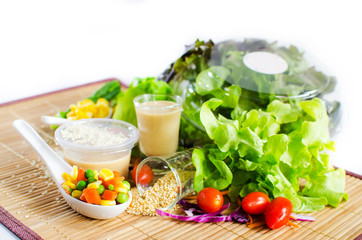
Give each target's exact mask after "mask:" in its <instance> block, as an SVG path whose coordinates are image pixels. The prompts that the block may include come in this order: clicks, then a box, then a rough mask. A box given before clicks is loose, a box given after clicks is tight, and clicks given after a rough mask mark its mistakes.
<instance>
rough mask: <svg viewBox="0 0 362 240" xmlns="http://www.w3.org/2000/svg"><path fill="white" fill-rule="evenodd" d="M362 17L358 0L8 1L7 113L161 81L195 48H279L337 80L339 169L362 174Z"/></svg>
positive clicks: (2, 8)
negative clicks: (24, 101)
mask: <svg viewBox="0 0 362 240" xmlns="http://www.w3.org/2000/svg"><path fill="white" fill-rule="evenodd" d="M361 9H362V2H361V1H358V0H356V1H352V0H344V1H310V0H307V1H270V0H263V1H258V0H254V1H243V0H238V1H233V0H230V1H228V0H225V1H212V0H208V1H203V0H201V1H200V0H193V1H191V0H182V1H179V0H178V1H171V0H152V1H151V0H103V1H95V0H62V1H53V0H43V1H42V0H32V1H28V0H18V1H11V0H9V1H4V0H2V1H1V2H0V84H1V85H0V103H4V102H8V101H11V100H15V99H20V98H24V97H29V96H33V95H37V94H41V93H46V92H49V91H54V90H58V89H62V88H66V87H70V86H76V85H79V84H84V83H88V82H93V81H97V80H101V79H105V78H110V77H117V78H119V79H121V80H123V81H125V82H127V83H129V82H130V81H131V80H132V79H133V78H134V77H145V76H156V75H158V74H159V73H161V72H162V71H163V70H164V69H165V68H166V67H168V65H169V64H170V63H171V62H172V61H173V60H175V59H176V58H178V57H179V56H180V55H181V54H182V53H183V51H184V45H185V44H190V43H193V42H194V41H195V40H196V38H199V39H201V40H209V39H212V40H213V41H214V42H218V41H221V40H225V39H229V38H237V39H244V38H245V37H248V38H249V37H257V38H266V39H270V40H280V41H282V42H287V43H293V44H295V45H297V46H298V47H301V48H302V49H304V50H305V51H306V52H308V53H312V54H313V55H314V56H315V57H316V59H318V62H320V64H321V66H322V65H325V66H326V67H327V69H329V70H330V72H331V73H332V74H333V75H335V76H336V77H337V78H338V81H339V85H338V91H340V93H341V94H340V100H342V103H343V110H344V114H343V117H344V118H343V126H342V127H343V128H342V131H341V132H340V134H339V135H338V136H337V138H336V139H335V140H336V143H337V151H336V152H335V153H334V154H332V156H331V160H332V163H333V164H334V165H336V166H341V167H344V168H346V169H347V170H351V171H353V172H356V173H359V174H362V164H361V160H362V154H361V149H362V142H361V135H362V127H361V124H362V116H361V110H362V108H361V95H362V94H361V87H362V84H361V82H362V79H361V75H362V74H361V70H362V33H361V25H362V14H361Z"/></svg>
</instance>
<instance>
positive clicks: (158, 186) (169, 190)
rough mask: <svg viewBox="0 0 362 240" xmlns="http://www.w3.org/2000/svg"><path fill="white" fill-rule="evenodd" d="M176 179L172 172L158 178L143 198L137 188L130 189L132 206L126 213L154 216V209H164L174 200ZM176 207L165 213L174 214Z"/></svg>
mask: <svg viewBox="0 0 362 240" xmlns="http://www.w3.org/2000/svg"><path fill="white" fill-rule="evenodd" d="M176 190H177V185H176V179H175V176H174V175H173V173H172V172H169V173H167V174H166V175H165V176H163V177H162V178H160V179H159V180H158V181H157V182H156V183H155V184H154V185H153V187H151V188H149V189H148V190H147V191H146V192H145V193H144V194H143V196H140V194H139V192H138V190H137V188H132V189H131V190H130V191H131V192H132V198H133V200H132V204H131V206H129V207H128V209H127V212H128V213H132V214H135V215H145V216H156V215H157V214H156V210H155V209H156V208H158V209H159V208H164V207H167V206H168V205H170V204H171V203H172V202H173V201H174V200H175V198H176ZM176 209H177V205H176V206H174V207H172V208H171V209H170V210H168V211H167V212H174V211H176Z"/></svg>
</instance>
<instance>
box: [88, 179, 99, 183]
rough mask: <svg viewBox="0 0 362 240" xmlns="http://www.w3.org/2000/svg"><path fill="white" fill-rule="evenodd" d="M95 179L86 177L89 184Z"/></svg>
mask: <svg viewBox="0 0 362 240" xmlns="http://www.w3.org/2000/svg"><path fill="white" fill-rule="evenodd" d="M95 181H97V180H96V179H94V178H88V179H87V183H88V184H90V183H92V182H95Z"/></svg>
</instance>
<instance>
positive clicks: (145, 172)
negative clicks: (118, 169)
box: [132, 164, 153, 185]
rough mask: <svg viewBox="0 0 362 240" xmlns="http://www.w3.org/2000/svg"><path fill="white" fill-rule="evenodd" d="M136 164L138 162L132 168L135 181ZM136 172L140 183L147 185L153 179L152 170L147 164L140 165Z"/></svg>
mask: <svg viewBox="0 0 362 240" xmlns="http://www.w3.org/2000/svg"><path fill="white" fill-rule="evenodd" d="M138 165H139V164H137V165H135V167H134V168H133V170H132V178H133V181H134V182H135V183H137V182H136V170H137V167H138ZM138 174H139V177H138V180H139V183H140V184H141V185H149V184H150V183H151V182H152V180H153V171H152V169H151V168H150V167H149V166H148V165H147V164H145V165H143V166H142V169H141V171H140V172H139V173H138Z"/></svg>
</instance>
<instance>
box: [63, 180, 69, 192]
mask: <svg viewBox="0 0 362 240" xmlns="http://www.w3.org/2000/svg"><path fill="white" fill-rule="evenodd" d="M64 183H65V182H64ZM64 183H62V188H63V189H64V190H65V191H68V192H69V191H70V187H69V186H68V185H65V184H64Z"/></svg>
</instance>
